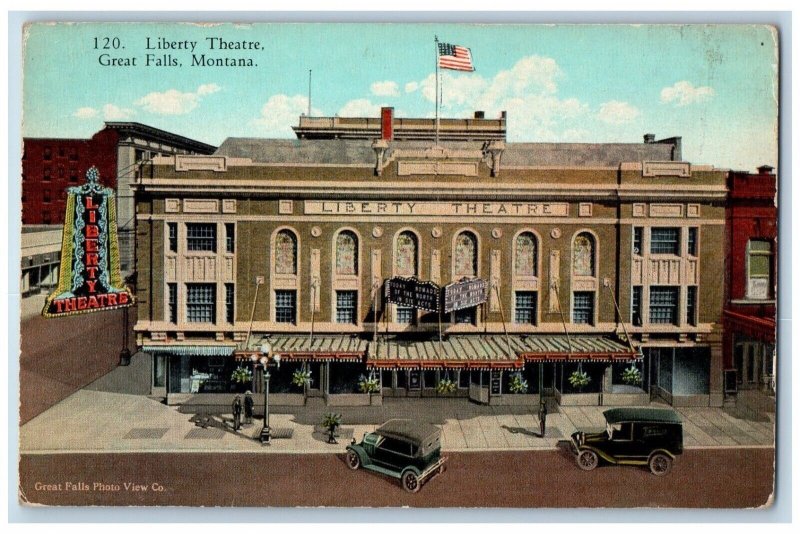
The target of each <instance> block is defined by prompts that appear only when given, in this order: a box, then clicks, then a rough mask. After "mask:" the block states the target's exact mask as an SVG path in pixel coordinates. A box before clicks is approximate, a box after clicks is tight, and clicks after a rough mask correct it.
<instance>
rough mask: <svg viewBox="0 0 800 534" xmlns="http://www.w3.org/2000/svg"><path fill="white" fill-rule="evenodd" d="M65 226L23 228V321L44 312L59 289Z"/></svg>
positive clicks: (21, 247) (21, 292)
mask: <svg viewBox="0 0 800 534" xmlns="http://www.w3.org/2000/svg"><path fill="white" fill-rule="evenodd" d="M62 228H63V226H62V225H28V226H23V227H22V235H21V242H20V260H21V268H22V272H21V276H20V283H19V291H20V297H21V307H22V309H21V310H20V314H21V317H22V318H23V319H25V318H27V317H30V316H32V315H36V314H38V313H41V312H42V306H44V301H45V298H46V297H47V295H48V293H50V291H52V290H53V289H54V288H55V287H56V286H57V285H58V275H59V268H60V266H61V230H62Z"/></svg>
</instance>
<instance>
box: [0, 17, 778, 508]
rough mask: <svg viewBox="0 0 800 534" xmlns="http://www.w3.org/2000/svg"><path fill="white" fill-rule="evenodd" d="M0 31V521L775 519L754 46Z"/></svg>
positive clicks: (769, 148)
mask: <svg viewBox="0 0 800 534" xmlns="http://www.w3.org/2000/svg"><path fill="white" fill-rule="evenodd" d="M23 34H24V43H23V49H22V50H23V110H22V118H23V123H22V136H23V140H22V145H23V154H22V161H21V175H20V176H19V178H18V179H19V180H20V184H21V199H20V200H21V206H22V211H21V214H22V221H21V234H20V235H21V251H20V256H21V265H20V291H21V294H22V304H21V311H20V315H21V353H20V356H19V358H20V359H19V362H20V376H19V384H20V406H19V414H20V420H19V423H20V427H19V437H20V439H19V501H20V503H22V504H23V505H26V506H27V505H31V506H33V505H45V506H90V505H103V506H130V505H137V506H174V505H181V506H218V507H296V506H303V507H308V506H313V507H317V506H325V507H343V508H365V507H366V508H371V507H406V506H407V507H412V508H464V507H469V508H475V507H477V508H504V509H536V508H549V509H554V508H618V509H626V508H641V507H647V508H683V509H689V508H701V509H709V508H711V509H713V508H726V509H731V508H738V509H759V508H765V507H769V506H770V505H771V504H772V503H773V499H774V491H775V489H774V488H775V471H776V466H775V458H776V455H775V432H776V428H775V422H776V418H775V414H776V391H777V389H778V382H779V381H778V374H777V369H778V365H777V362H778V355H777V353H776V341H775V340H776V336H775V325H776V322H775V314H776V299H777V296H778V294H779V292H778V286H777V235H778V227H777V205H778V203H777V177H778V175H779V169H778V168H777V166H778V133H777V132H778V128H777V125H778V82H779V65H778V57H779V56H778V52H779V50H778V32H777V30H776V29H775V28H773V27H771V26H766V25H746V24H728V25H699V24H686V25H654V24H650V25H647V24H645V25H635V26H634V25H603V24H599V25H598V24H595V25H586V24H584V25H582V24H557V25H513V24H494V25H479V24H439V23H431V24H375V23H324V24H310V23H302V24H283V23H248V24H232V23H220V24H208V23H203V24H199V23H143V22H136V23H97V22H95V23H58V22H54V23H32V24H28V25H27V26H25V28H24V30H23ZM10 179H11V180H14V179H16V177H14V176H11V177H10Z"/></svg>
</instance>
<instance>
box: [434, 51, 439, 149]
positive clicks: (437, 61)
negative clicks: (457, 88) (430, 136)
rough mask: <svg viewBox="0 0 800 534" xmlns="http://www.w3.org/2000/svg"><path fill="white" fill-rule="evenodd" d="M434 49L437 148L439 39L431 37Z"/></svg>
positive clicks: (437, 135)
mask: <svg viewBox="0 0 800 534" xmlns="http://www.w3.org/2000/svg"><path fill="white" fill-rule="evenodd" d="M433 42H434V47H435V48H436V94H435V95H434V98H435V99H436V137H435V139H436V146H439V37H438V36H436V35H435V36H434V37H433Z"/></svg>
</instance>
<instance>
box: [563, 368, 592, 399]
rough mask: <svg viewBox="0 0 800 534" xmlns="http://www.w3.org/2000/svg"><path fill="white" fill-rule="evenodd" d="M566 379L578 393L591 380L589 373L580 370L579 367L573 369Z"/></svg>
mask: <svg viewBox="0 0 800 534" xmlns="http://www.w3.org/2000/svg"><path fill="white" fill-rule="evenodd" d="M568 380H569V383H570V385H571V386H572V387H574V388H575V389H577V390H578V393H581V392H582V391H583V388H585V387H586V386H588V385H589V382H591V381H592V379H591V378H589V375H588V374H587V373H585V372H584V371H581V370H580V369H578V370H577V371H574V372H573V373H572V374H571V375H569V379H568Z"/></svg>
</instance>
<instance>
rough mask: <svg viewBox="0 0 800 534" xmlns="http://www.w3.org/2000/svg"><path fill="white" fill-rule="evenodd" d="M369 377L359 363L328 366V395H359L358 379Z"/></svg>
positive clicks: (363, 366)
mask: <svg viewBox="0 0 800 534" xmlns="http://www.w3.org/2000/svg"><path fill="white" fill-rule="evenodd" d="M362 375H363V376H369V371H368V370H367V368H366V366H365V365H364V364H361V363H344V362H342V363H336V364H332V365H331V366H330V385H329V387H328V391H329V393H360V390H359V388H358V379H359V377H361V376H362Z"/></svg>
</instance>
